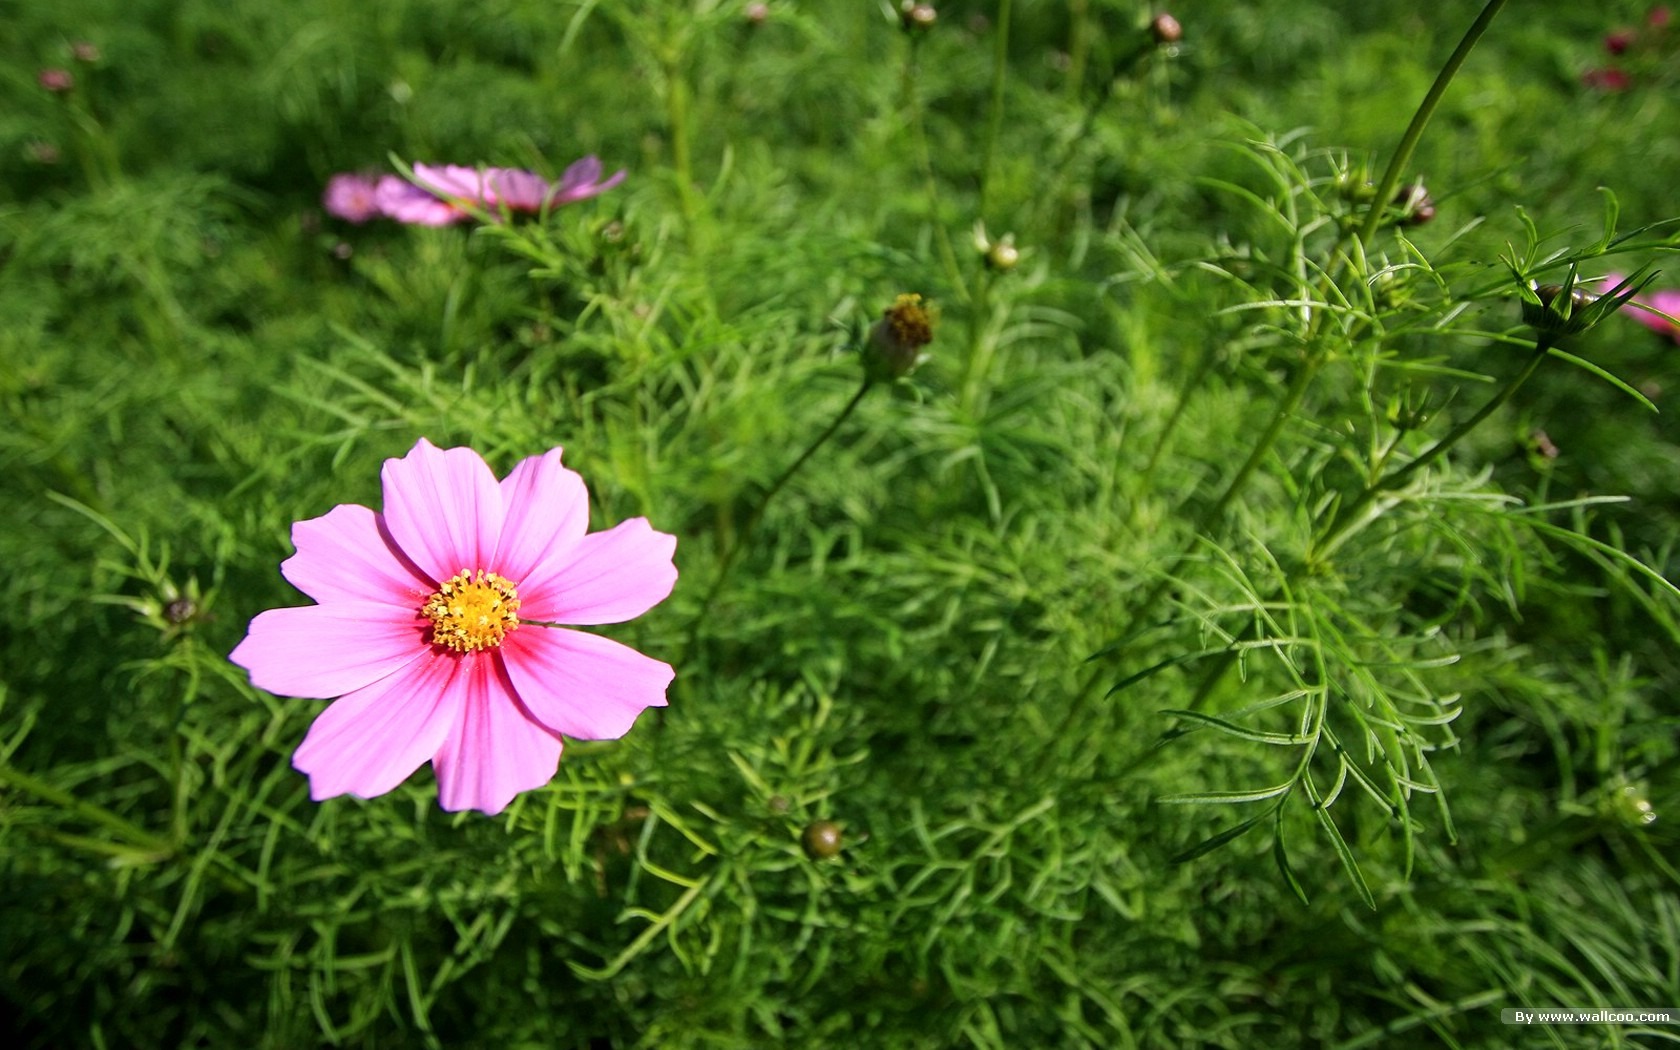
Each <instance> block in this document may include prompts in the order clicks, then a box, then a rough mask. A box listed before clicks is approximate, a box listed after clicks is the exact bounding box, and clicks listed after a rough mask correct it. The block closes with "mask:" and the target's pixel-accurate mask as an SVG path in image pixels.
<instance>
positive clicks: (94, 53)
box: [70, 40, 100, 66]
mask: <svg viewBox="0 0 1680 1050" xmlns="http://www.w3.org/2000/svg"><path fill="white" fill-rule="evenodd" d="M70 55H71V57H72V58H74V59H75V60H76V61H78V62H81V63H84V64H86V65H90V66H91V65H93V64H94V63H95V62H97V61H99V58H100V53H99V45H98V44H91V43H89V42H87V41H86V40H78V41H76V42H75V43H74V44H71V45H70Z"/></svg>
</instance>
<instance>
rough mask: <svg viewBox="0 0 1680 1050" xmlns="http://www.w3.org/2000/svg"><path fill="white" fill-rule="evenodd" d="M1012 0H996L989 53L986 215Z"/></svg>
mask: <svg viewBox="0 0 1680 1050" xmlns="http://www.w3.org/2000/svg"><path fill="white" fill-rule="evenodd" d="M1013 6H1014V0H999V3H998V12H997V41H996V47H995V50H994V51H993V53H992V111H991V114H990V116H989V118H988V119H987V121H986V147H985V151H984V152H983V153H982V154H981V157H980V217H981V218H982V219H983V218H985V217H986V205H987V203H988V202H989V199H990V192H991V188H992V157H993V156H994V155H995V154H996V152H997V140H998V134H999V132H1000V131H1001V130H1002V128H1003V88H1004V84H1005V83H1006V82H1007V80H1008V73H1009V16H1010V9H1011V8H1012V7H1013Z"/></svg>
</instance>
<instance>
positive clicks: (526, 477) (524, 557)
mask: <svg viewBox="0 0 1680 1050" xmlns="http://www.w3.org/2000/svg"><path fill="white" fill-rule="evenodd" d="M560 451H561V450H560V449H557V448H554V449H549V450H548V451H547V452H545V453H544V454H542V455H540V456H532V457H530V458H529V459H523V460H520V462H519V465H518V466H516V467H514V468H513V472H512V473H510V474H509V475H508V476H507V477H506V478H504V479H503V480H502V506H503V507H504V508H506V514H507V517H506V519H505V520H504V521H503V522H502V536H501V543H500V545H499V546H498V547H497V549H496V557H495V566H496V572H498V573H500V574H501V575H502V576H505V577H507V578H508V579H510V580H512V581H513V582H514V584H515V586H518V585H519V584H521V583H522V582H523V581H524V580H525V579H526V578H528V577H530V576H531V575H532V573H533V572H535V571H536V570H537V567H538V566H539V565H542V564H543V563H544V562H548V561H563V560H566V559H569V558H570V556H571V553H572V550H573V548H575V547H576V546H577V544H578V541H579V540H581V539H582V538H583V534H584V533H585V532H587V531H588V530H589V490H588V489H587V488H585V487H584V484H583V478H582V477H580V476H579V475H578V473H577V472H576V471H574V470H568V469H567V468H565V467H563V466H561V465H560Z"/></svg>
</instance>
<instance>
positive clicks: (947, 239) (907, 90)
mask: <svg viewBox="0 0 1680 1050" xmlns="http://www.w3.org/2000/svg"><path fill="white" fill-rule="evenodd" d="M920 50H921V39H920V37H919V36H918V37H914V38H912V39H911V41H910V49H909V51H908V52H907V53H906V55H905V57H904V80H903V83H902V85H901V87H902V90H903V99H902V105H903V107H904V109H905V110H906V111H907V112H908V113H909V115H910V137H911V138H912V139H914V140H915V144H916V159H917V161H918V162H919V163H920V164H921V168H922V183H923V186H924V187H925V189H926V190H927V198H928V221H929V222H931V223H932V224H933V239H934V243H935V244H936V245H937V246H938V248H939V260H940V262H942V263H943V264H944V265H945V274H946V277H947V278H948V279H949V280H950V282H951V289H952V290H953V291H954V292H956V294H957V295H958V296H959V297H960V298H961V299H962V301H963V302H965V303H966V302H968V300H969V298H970V296H969V291H968V282H967V281H965V280H964V279H963V273H962V266H961V265H960V264H958V262H957V253H956V249H954V248H952V247H951V235H950V233H949V231H947V230H946V229H945V224H944V223H943V222H941V221H940V218H939V181H938V179H937V178H935V176H934V173H933V151H932V149H931V148H930V147H929V146H928V139H927V123H926V121H924V120H923V119H922V109H923V107H922V100H921V96H920V94H919V93H918V92H917V91H916V56H917V53H918V52H919V51H920Z"/></svg>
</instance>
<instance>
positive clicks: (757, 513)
mask: <svg viewBox="0 0 1680 1050" xmlns="http://www.w3.org/2000/svg"><path fill="white" fill-rule="evenodd" d="M874 385H875V384H874V382H873V381H872V380H869V379H865V380H864V381H863V384H862V385H861V386H859V387H858V389H857V393H855V394H853V395H852V399H851V400H850V401H847V402H846V407H845V408H842V409H841V410H840V414H839V415H837V416H835V417H834V420H833V421H832V422H830V423H829V424H828V426H827V427H826V428H825V429H824V430H823V432H822V433H821V434H818V435H817V439H816V440H815V441H813V442H811V443H810V444H809V445H807V446H806V447H805V451H804V452H801V453H800V454H799V458H798V459H796V460H794V461H793V463H792V465H790V466H789V467H788V468H787V469H786V470H784V471H782V473H781V475H780V476H779V477H777V478H776V480H775V481H773V482H771V483H770V487H769V488H768V489H766V490H765V492H764V495H762V496H760V497H759V499H758V503H757V504H755V505H754V506H753V509H752V513H751V514H749V515H747V520H746V524H744V525H742V526H741V531H739V532H737V533H736V534H735V539H734V542H732V543H731V544H730V545H729V549H728V550H726V551H725V552H724V555H723V561H722V562H721V563H720V564H719V565H718V573H717V576H716V578H714V579H713V580H712V585H711V587H710V588H708V589H707V591H706V596H705V597H704V598H702V599H701V600H700V610H699V611H698V612H696V613H695V614H694V622H693V623H692V624H691V625H690V627H689V631H688V643H687V644H686V645H685V646H684V648H683V654H684V656H685V657H686V656H688V655H689V654H690V653H692V652H693V651H694V647H695V645H696V644H698V643H699V640H700V632H701V629H702V625H703V624H704V623H705V622H706V614H707V613H709V612H711V608H712V603H713V602H714V601H716V600H717V596H718V594H719V593H721V592H722V590H723V585H724V583H725V582H726V581H727V580H728V579H729V571H730V570H731V569H733V568H734V567H735V561H736V559H737V558H739V557H740V555H741V551H742V549H743V548H745V547H746V545H747V541H749V540H751V539H752V534H753V530H754V529H756V528H758V523H759V521H761V520H762V519H763V517H764V511H765V508H767V507H769V506H770V501H771V500H772V499H775V498H776V493H778V492H780V491H782V488H783V487H784V486H786V485H787V483H788V481H789V480H790V479H791V478H792V477H793V476H794V475H795V474H797V473H799V468H800V467H803V466H804V465H805V461H806V460H808V459H810V458H811V456H812V454H814V453H815V452H816V451H817V449H819V448H821V447H822V446H823V445H824V444H826V443H827V442H828V439H829V438H832V437H833V436H834V434H835V432H836V431H838V430H839V429H840V425H841V424H842V423H844V422H845V421H846V420H847V419H848V418H850V417H851V414H852V413H853V412H854V411H855V410H856V409H857V407H858V405H860V404H862V403H863V398H864V395H865V394H867V393H869V390H870V388H871V387H872V386H874Z"/></svg>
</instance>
